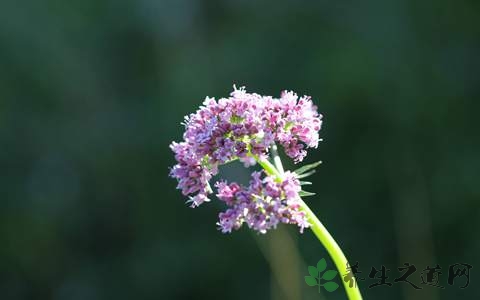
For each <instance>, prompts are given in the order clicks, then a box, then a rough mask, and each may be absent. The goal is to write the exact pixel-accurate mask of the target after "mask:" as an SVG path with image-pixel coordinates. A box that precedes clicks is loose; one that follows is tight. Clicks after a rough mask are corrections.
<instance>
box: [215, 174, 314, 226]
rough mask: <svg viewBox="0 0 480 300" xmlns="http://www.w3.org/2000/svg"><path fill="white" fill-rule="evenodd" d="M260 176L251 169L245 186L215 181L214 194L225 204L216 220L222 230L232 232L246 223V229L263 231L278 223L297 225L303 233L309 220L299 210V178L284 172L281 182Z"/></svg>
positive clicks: (270, 177)
mask: <svg viewBox="0 0 480 300" xmlns="http://www.w3.org/2000/svg"><path fill="white" fill-rule="evenodd" d="M261 175H262V173H261V172H253V174H252V179H251V180H250V185H249V186H248V187H242V186H240V185H238V184H237V183H231V184H227V183H226V182H217V184H216V187H217V188H218V194H217V197H218V198H219V199H220V200H222V201H223V202H225V203H226V205H227V206H228V209H227V210H226V211H225V212H222V213H220V216H219V217H220V221H219V222H218V223H217V224H218V225H219V226H220V229H221V230H222V232H223V233H227V232H231V231H232V229H239V228H240V227H241V226H242V224H243V223H246V224H247V225H248V227H249V228H252V229H254V230H257V231H258V232H260V233H266V232H267V230H268V229H271V228H276V227H277V224H278V223H280V222H281V223H286V224H296V225H298V226H299V227H300V232H303V229H304V228H306V227H309V223H308V220H307V218H306V215H305V212H303V211H301V210H300V203H299V199H300V198H299V196H298V193H299V192H300V182H299V181H298V179H297V178H296V177H295V176H294V174H293V173H291V172H286V173H285V174H284V179H283V180H282V181H281V182H278V181H276V180H275V178H274V177H272V176H266V177H265V178H264V179H262V178H261Z"/></svg>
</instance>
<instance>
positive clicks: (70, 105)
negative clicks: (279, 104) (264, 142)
mask: <svg viewBox="0 0 480 300" xmlns="http://www.w3.org/2000/svg"><path fill="white" fill-rule="evenodd" d="M479 51H480V4H479V2H478V1H473V0H471V1H466V0H461V1H446V0H440V1H413V0H410V1H400V0H389V1H314V0H310V1H308V0H300V1H298V0H297V1H293V0H290V1H278V0H277V1H247V0H224V1H220V0H215V1H214V0H203V1H200V0H168V1H166V0H135V1H133V0H131V1H108V0H84V1H33V0H32V1H9V0H7V1H2V3H1V4H0V170H1V171H0V174H1V180H0V299H2V300H3V299H6V300H10V299H15V300H16V299H54V300H63V299H66V300H70V299H75V300H76V299H92V300H96V299H117V300H119V299H252V300H255V299H274V300H293V299H345V295H344V293H343V291H341V290H340V289H339V290H338V291H337V292H334V293H322V294H318V292H317V290H316V288H311V287H308V286H307V285H306V284H305V282H304V279H303V277H304V276H305V275H307V268H306V266H307V265H314V264H316V262H317V261H318V260H319V259H320V258H322V257H328V256H327V254H326V252H325V250H324V248H323V247H322V246H321V245H320V244H318V242H317V241H316V239H315V237H314V236H313V234H312V233H311V232H310V231H306V232H305V233H304V234H303V235H300V234H299V233H298V232H297V231H296V230H295V228H293V227H292V228H291V227H288V226H281V227H280V228H279V229H278V230H276V231H274V232H271V233H269V234H267V235H256V234H254V233H253V232H250V231H249V230H247V229H246V228H242V230H240V231H238V232H235V233H233V234H231V235H223V234H221V233H220V232H219V231H218V230H217V228H216V225H215V222H216V221H217V215H218V213H219V212H220V211H221V210H223V207H222V205H221V204H220V203H218V202H212V203H210V204H206V205H204V206H201V207H200V208H197V209H190V208H188V207H187V205H186V204H185V203H184V202H185V200H186V199H185V198H184V197H182V195H181V194H180V192H179V191H177V190H176V189H175V187H176V182H175V181H174V180H172V179H170V178H168V172H169V169H168V168H169V167H170V166H172V165H173V164H174V158H173V155H172V153H171V151H170V150H169V148H168V145H169V143H170V142H171V141H172V140H176V141H178V140H180V139H181V135H182V130H183V128H182V126H181V125H180V122H181V121H182V120H183V116H184V115H186V114H189V113H191V112H193V111H195V110H196V108H197V107H198V106H199V105H200V104H201V102H202V101H203V99H204V97H205V96H207V95H208V96H214V97H217V98H220V97H226V96H228V94H229V93H230V91H231V90H232V86H233V84H237V86H243V85H245V86H246V87H247V90H249V91H252V92H257V93H261V94H267V95H273V96H278V95H279V94H280V92H281V91H282V90H284V89H289V90H294V91H296V92H298V93H299V94H300V95H304V94H307V95H311V96H312V97H313V99H314V102H315V103H316V104H317V105H318V106H319V110H320V111H321V112H322V113H323V114H324V117H325V118H324V127H323V129H322V131H321V135H322V137H323V138H324V142H323V143H321V145H320V147H319V148H318V149H317V150H313V151H311V152H310V154H309V156H308V157H307V160H306V162H313V161H316V160H322V161H323V162H324V164H323V165H322V166H321V167H320V168H319V170H318V172H317V173H316V174H315V175H314V176H312V178H311V179H312V181H313V182H314V185H313V188H311V190H312V189H313V191H315V192H316V193H317V196H316V197H311V198H307V203H309V204H310V206H311V207H312V209H313V210H314V211H315V212H317V213H318V216H319V217H320V219H321V220H322V221H323V222H324V223H325V225H326V226H327V228H329V230H330V231H331V233H332V234H333V235H334V236H335V238H336V239H337V240H338V242H339V243H340V245H341V246H342V247H343V249H344V251H345V252H346V254H347V256H348V257H349V259H350V260H351V261H352V262H355V261H358V262H359V266H360V270H361V271H362V272H363V273H362V274H361V275H362V276H363V277H367V280H365V281H364V282H360V286H361V289H362V291H363V294H364V297H365V299H427V300H436V299H478V298H479V296H480V291H479V289H478V285H479V284H480V278H479V277H478V276H477V274H478V273H477V272H478V269H477V268H480V265H479V262H480V260H479V258H478V256H477V255H478V253H479V250H480V240H479V239H478V237H479V236H478V233H479V222H480V218H479V209H480V204H479V198H480V180H479V179H480V176H479V175H480V155H479V150H480V138H479V133H478V130H479V128H480V126H479V125H480V124H479V121H478V119H479V113H480V102H479V100H480V99H479V98H478V95H479V94H480V72H479V68H480V55H479V53H480V52H479ZM289 167H293V166H292V164H289ZM246 172H247V170H242V168H237V169H234V170H232V171H231V172H230V173H231V174H230V175H231V176H235V177H245V176H247V175H248V174H247V173H246ZM404 262H410V263H412V264H415V265H416V267H417V272H416V273H415V274H413V275H412V277H409V279H410V280H411V281H413V282H415V283H416V284H419V283H420V272H421V271H422V270H423V269H424V268H425V267H426V266H427V265H430V266H433V265H434V264H437V263H438V264H440V266H441V267H442V272H443V274H442V275H441V276H440V282H441V284H442V285H443V286H446V288H445V289H443V290H440V289H436V288H434V287H424V289H423V290H421V291H416V290H414V289H413V288H411V287H410V286H408V284H404V283H395V284H393V286H392V287H385V286H382V287H378V288H373V289H368V285H369V284H372V283H374V282H375V281H374V280H371V279H369V278H368V273H369V271H370V268H371V267H372V266H375V267H376V268H377V269H379V268H380V267H381V265H385V266H386V267H387V268H388V269H390V270H391V271H390V272H389V273H388V274H387V275H388V276H389V280H388V281H390V282H393V280H394V279H395V278H397V277H398V276H399V275H400V274H401V273H400V272H399V271H398V270H397V267H401V266H402V264H403V263H404ZM457 262H463V263H469V264H471V265H473V269H472V274H471V278H470V286H469V287H468V288H466V289H464V290H462V289H460V288H459V286H460V285H463V284H462V283H463V281H462V279H458V283H457V284H456V285H455V286H449V285H447V276H448V266H449V265H450V264H453V263H457ZM328 263H329V266H332V262H331V260H330V259H328ZM337 282H339V280H338V278H337Z"/></svg>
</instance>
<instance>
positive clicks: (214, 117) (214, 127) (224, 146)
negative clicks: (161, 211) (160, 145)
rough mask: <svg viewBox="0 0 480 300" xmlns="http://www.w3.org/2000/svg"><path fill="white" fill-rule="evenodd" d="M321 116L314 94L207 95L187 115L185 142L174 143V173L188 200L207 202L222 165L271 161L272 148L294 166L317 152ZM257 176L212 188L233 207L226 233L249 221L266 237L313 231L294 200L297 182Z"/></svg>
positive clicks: (226, 215) (224, 216)
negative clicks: (279, 228)
mask: <svg viewBox="0 0 480 300" xmlns="http://www.w3.org/2000/svg"><path fill="white" fill-rule="evenodd" d="M321 118H322V116H321V115H320V114H318V112H317V107H316V106H315V105H314V104H313V103H312V101H311V100H310V98H309V97H306V96H305V97H301V98H299V97H298V96H297V95H296V94H295V93H293V92H283V93H282V94H281V97H280V98H279V99H275V98H272V97H270V96H261V95H258V94H253V93H247V92H246V91H245V89H243V88H241V89H234V91H233V92H232V93H231V94H230V97H229V98H222V99H219V100H218V101H216V100H215V99H213V98H209V97H207V98H206V99H205V101H204V102H203V106H201V107H200V109H199V110H198V111H197V112H196V113H194V114H191V115H190V116H188V117H185V123H184V125H185V129H186V130H185V133H184V135H183V141H182V142H179V143H176V142H173V143H172V144H171V145H170V148H171V149H172V150H173V152H174V153H175V159H176V160H177V164H176V165H175V166H174V167H173V168H172V169H171V172H170V176H172V177H174V178H176V179H177V180H178V188H179V189H181V190H182V193H183V194H184V195H185V196H189V197H190V202H191V203H192V207H196V206H199V205H200V204H202V203H203V202H206V201H209V198H208V195H209V194H211V193H213V190H212V188H211V186H210V184H209V180H210V179H211V178H212V176H214V175H216V174H217V173H218V166H220V165H222V164H225V163H228V162H230V161H233V160H236V159H239V160H240V161H241V162H243V163H244V165H245V166H246V167H248V166H251V165H254V164H255V162H256V161H257V160H262V159H266V158H267V157H268V154H269V149H270V147H271V146H273V145H274V144H275V143H276V144H279V145H281V146H282V147H283V149H284V150H285V153H286V154H287V155H288V156H289V157H291V158H292V159H294V161H295V162H296V163H298V162H300V161H302V160H303V158H304V157H305V156H306V153H307V152H306V149H307V148H311V147H317V146H318V142H319V136H318V131H319V130H320V128H321V123H322V121H321ZM263 175H264V176H263V178H262V173H258V172H254V173H253V174H252V180H251V182H250V185H249V186H248V187H243V186H240V185H238V184H236V183H230V184H228V183H226V182H224V181H220V182H217V183H215V185H214V187H216V188H217V189H218V193H217V196H218V198H219V199H220V200H222V201H223V202H224V203H225V204H226V205H227V206H228V209H227V210H226V211H225V212H222V213H220V221H219V222H218V224H219V226H220V229H221V230H222V231H223V232H231V230H232V229H238V228H239V227H240V226H241V225H242V224H243V223H244V222H245V223H246V224H247V225H248V226H249V227H251V228H253V229H255V230H258V231H259V232H262V233H265V232H266V230H267V229H269V228H272V227H275V226H276V225H277V224H278V223H279V222H283V223H292V224H297V225H298V226H299V227H300V228H301V230H302V229H303V228H304V227H307V226H308V222H307V221H306V220H305V215H304V213H303V212H302V211H300V210H299V207H298V203H297V199H298V192H299V191H300V182H299V181H298V180H297V179H296V178H295V176H294V173H289V172H286V173H285V174H284V176H283V178H282V180H281V181H278V180H276V178H274V177H273V176H268V175H267V174H263Z"/></svg>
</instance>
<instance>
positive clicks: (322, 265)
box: [305, 258, 338, 293]
mask: <svg viewBox="0 0 480 300" xmlns="http://www.w3.org/2000/svg"><path fill="white" fill-rule="evenodd" d="M326 268H327V261H326V260H325V259H324V258H322V259H320V260H319V261H318V263H317V267H314V266H308V274H310V276H305V282H306V283H307V285H308V286H318V292H319V293H320V289H321V287H322V286H323V287H324V288H325V290H326V291H327V292H333V291H335V290H336V289H338V284H337V283H336V282H333V281H330V280H332V279H334V278H335V276H337V274H338V272H337V271H335V270H326V271H325V269H326ZM323 271H325V272H324V273H323V275H322V272H323Z"/></svg>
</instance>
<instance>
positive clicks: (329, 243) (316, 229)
mask: <svg viewBox="0 0 480 300" xmlns="http://www.w3.org/2000/svg"><path fill="white" fill-rule="evenodd" d="M272 155H273V156H274V157H273V161H274V163H275V166H276V168H275V166H273V165H272V164H271V163H270V162H269V161H268V160H266V159H259V158H258V157H255V156H254V158H255V160H256V161H257V162H258V163H259V164H260V165H261V166H262V167H263V168H264V169H265V171H266V172H267V173H268V174H270V175H273V176H275V177H276V178H277V180H282V177H283V176H282V175H283V165H282V161H281V160H280V157H279V156H278V153H277V147H276V146H274V147H272ZM298 198H299V201H300V207H301V209H302V210H303V211H304V212H305V213H306V215H307V218H308V221H309V222H310V224H311V227H310V228H311V229H312V231H313V233H314V234H315V235H316V236H317V238H318V240H319V241H320V243H322V245H323V246H324V247H325V249H326V250H327V252H328V254H329V255H330V257H331V258H332V260H333V263H334V264H335V266H336V267H337V269H338V271H339V273H340V277H341V275H342V274H347V273H348V272H349V270H347V266H349V263H348V260H347V258H346V257H345V254H344V253H343V251H342V249H341V248H340V246H338V244H337V242H336V241H335V239H334V238H333V237H332V235H331V234H330V232H328V230H327V228H325V226H324V225H323V224H322V222H320V220H319V219H318V218H317V216H316V215H315V214H314V213H313V211H312V210H311V209H310V207H308V205H307V204H306V203H305V202H304V201H303V200H302V198H300V197H298ZM341 281H342V283H343V286H344V287H345V291H346V293H347V296H348V299H350V300H362V295H361V294H360V289H359V288H358V286H357V284H355V285H354V286H353V287H349V285H348V282H345V281H344V280H341Z"/></svg>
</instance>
